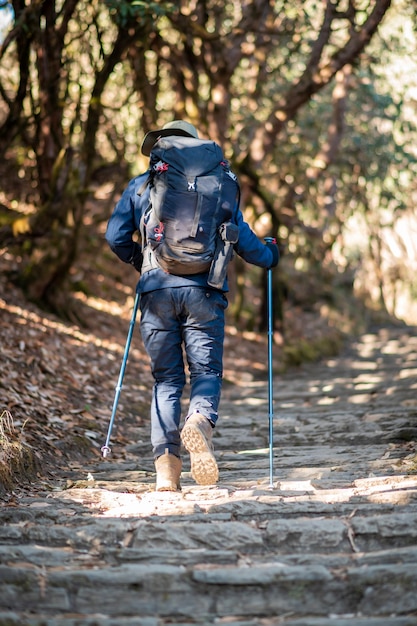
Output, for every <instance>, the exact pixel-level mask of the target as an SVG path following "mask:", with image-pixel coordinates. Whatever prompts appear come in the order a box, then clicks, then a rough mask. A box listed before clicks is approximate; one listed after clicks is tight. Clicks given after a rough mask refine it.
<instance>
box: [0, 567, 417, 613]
mask: <svg viewBox="0 0 417 626" xmlns="http://www.w3.org/2000/svg"><path fill="white" fill-rule="evenodd" d="M0 583H1V585H0V609H1V610H7V609H11V608H14V607H17V606H19V610H20V611H21V612H23V613H24V612H30V611H35V610H36V611H38V612H41V613H42V612H44V613H46V614H50V615H53V614H55V613H58V614H66V613H69V614H74V613H75V614H83V615H89V614H95V613H100V614H102V615H107V616H113V617H116V616H117V617H134V616H136V615H141V616H144V615H155V614H157V615H159V616H160V617H162V618H163V617H164V616H165V617H167V616H169V617H171V618H173V617H175V618H177V619H178V618H187V619H191V618H192V617H193V616H195V615H198V616H200V617H204V618H206V619H212V618H213V617H215V616H217V617H219V618H221V617H223V618H224V617H231V616H235V617H241V616H243V615H244V616H246V617H269V616H270V617H273V616H276V615H283V614H285V613H289V614H294V615H295V616H300V617H302V616H303V615H308V616H311V615H316V616H329V615H330V614H332V612H333V611H334V606H335V598H337V610H338V612H339V614H361V615H364V616H366V615H369V616H374V617H378V616H379V617H386V616H389V615H400V614H405V613H408V614H409V613H410V612H416V611H417V563H415V562H408V563H392V564H377V565H371V564H366V565H359V566H358V567H355V566H353V567H343V568H337V569H334V570H331V569H329V568H327V567H325V566H324V565H321V564H319V563H312V564H304V565H296V566H294V565H288V564H285V563H282V562H279V561H273V562H265V563H261V564H254V565H252V564H250V563H242V564H240V565H238V566H233V565H220V566H218V565H205V566H203V565H202V566H200V567H196V568H187V567H184V566H175V565H168V564H153V563H146V564H142V563H140V564H136V563H124V564H122V565H120V566H114V567H103V566H101V567H99V568H95V567H94V566H92V567H91V566H89V565H87V564H86V565H85V566H84V567H82V568H79V569H76V568H74V567H72V568H66V567H65V566H62V567H56V568H51V569H49V570H47V571H46V570H45V569H44V568H42V567H40V568H33V569H31V570H29V569H27V568H24V567H22V566H19V565H18V564H16V565H15V566H13V567H9V566H5V565H2V566H0ZM115 598H117V601H116V602H115ZM382 598H383V602H381V599H382Z"/></svg>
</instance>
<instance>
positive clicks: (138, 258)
mask: <svg viewBox="0 0 417 626" xmlns="http://www.w3.org/2000/svg"><path fill="white" fill-rule="evenodd" d="M142 261H143V254H142V250H141V248H140V246H135V252H134V254H133V256H132V258H131V259H130V264H131V265H133V267H134V268H135V270H136V271H137V272H140V271H141V269H142Z"/></svg>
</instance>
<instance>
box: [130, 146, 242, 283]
mask: <svg viewBox="0 0 417 626" xmlns="http://www.w3.org/2000/svg"><path fill="white" fill-rule="evenodd" d="M148 185H149V186H150V204H149V207H148V209H147V210H146V211H145V213H144V215H143V217H142V222H141V234H142V242H144V243H143V245H145V246H149V248H150V249H151V251H152V253H153V255H154V258H155V260H156V262H157V264H158V265H159V266H160V267H161V268H162V269H163V270H165V271H166V272H168V273H170V274H177V275H189V274H199V273H202V272H206V271H209V270H210V267H211V265H212V262H213V259H214V258H215V257H217V258H218V257H219V241H220V242H221V241H224V232H225V229H224V227H223V228H221V226H222V225H223V224H225V223H226V222H230V220H231V218H232V216H233V214H234V213H235V207H236V203H237V204H238V203H239V195H240V194H239V185H238V182H237V178H236V176H235V174H233V172H232V171H231V170H230V168H229V164H228V162H227V161H226V160H225V159H224V156H223V152H222V150H221V148H220V146H218V145H217V144H216V143H215V142H213V141H207V140H201V139H194V138H192V137H177V136H170V137H165V138H160V139H159V140H158V141H157V143H156V144H155V146H154V147H153V149H152V151H151V154H150V168H149V175H148V179H147V181H146V182H145V184H144V185H143V186H142V188H141V189H140V190H139V192H138V194H139V195H141V194H142V193H143V192H144V190H145V188H146V187H147V186H148ZM233 226H234V228H233ZM226 230H227V229H226ZM228 232H232V235H231V237H232V239H233V242H232V243H236V242H237V233H238V229H237V226H235V225H231V228H229V229H228ZM229 241H230V239H229ZM145 255H146V253H145ZM221 256H224V257H225V255H224V254H223V255H221ZM227 256H228V258H227V262H228V261H229V260H230V256H231V254H230V253H229V254H228V255H227ZM225 258H226V257H225ZM149 269H150V267H149ZM145 271H146V270H145ZM223 274H225V272H223ZM218 284H219V279H218V280H217V283H216V286H218Z"/></svg>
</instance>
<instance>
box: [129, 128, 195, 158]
mask: <svg viewBox="0 0 417 626" xmlns="http://www.w3.org/2000/svg"><path fill="white" fill-rule="evenodd" d="M169 135H179V136H180V137H194V138H195V139H198V132H197V129H196V128H195V127H194V126H193V125H192V124H190V122H184V121H183V120H174V121H173V122H168V124H165V125H164V126H163V127H162V128H161V130H151V131H150V132H149V133H147V134H146V135H145V138H144V140H143V143H142V148H141V150H142V154H144V155H145V156H149V155H150V153H151V150H152V148H153V146H154V144H155V143H156V142H157V141H158V139H159V138H160V137H168V136H169Z"/></svg>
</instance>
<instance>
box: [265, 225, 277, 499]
mask: <svg viewBox="0 0 417 626" xmlns="http://www.w3.org/2000/svg"><path fill="white" fill-rule="evenodd" d="M265 242H266V243H272V244H276V239H275V238H274V237H265ZM267 310H268V316H267V317H268V418H269V486H270V488H271V489H273V487H274V392H273V364H272V345H273V340H274V329H273V322H274V318H273V307H272V267H269V268H268V270H267Z"/></svg>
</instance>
